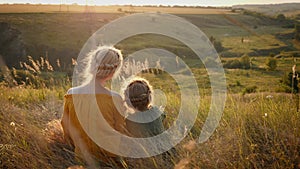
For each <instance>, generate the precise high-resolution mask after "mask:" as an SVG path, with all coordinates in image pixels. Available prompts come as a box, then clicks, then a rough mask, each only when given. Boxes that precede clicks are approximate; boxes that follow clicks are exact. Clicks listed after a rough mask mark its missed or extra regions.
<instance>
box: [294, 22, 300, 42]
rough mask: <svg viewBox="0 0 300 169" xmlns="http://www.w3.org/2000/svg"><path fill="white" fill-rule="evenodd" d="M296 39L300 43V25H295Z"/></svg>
mask: <svg viewBox="0 0 300 169" xmlns="http://www.w3.org/2000/svg"><path fill="white" fill-rule="evenodd" d="M295 39H296V40H297V41H300V24H296V25H295Z"/></svg>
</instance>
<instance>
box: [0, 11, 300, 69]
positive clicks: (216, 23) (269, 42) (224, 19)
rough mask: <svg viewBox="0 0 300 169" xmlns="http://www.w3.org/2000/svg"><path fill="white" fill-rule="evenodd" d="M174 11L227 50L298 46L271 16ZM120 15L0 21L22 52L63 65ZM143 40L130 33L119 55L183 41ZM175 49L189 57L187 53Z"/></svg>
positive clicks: (25, 16) (2, 17)
mask: <svg viewBox="0 0 300 169" xmlns="http://www.w3.org/2000/svg"><path fill="white" fill-rule="evenodd" d="M178 15H179V16H180V17H183V18H185V19H187V20H188V21H190V22H191V23H193V24H194V25H196V26H198V27H199V28H200V30H202V31H203V32H204V33H205V34H206V35H207V36H208V37H211V36H213V37H214V38H216V40H217V41H220V42H221V43H222V45H223V46H224V47H225V51H227V52H231V53H237V54H239V55H241V54H244V53H245V54H247V53H252V54H251V55H254V56H259V55H268V54H269V53H271V52H272V51H273V49H274V52H273V53H276V54H277V53H279V52H280V51H282V50H286V51H289V50H295V49H296V48H297V47H298V46H299V45H298V44H295V43H294V42H293V41H292V39H291V38H289V39H285V40H284V41H283V40H282V39H278V38H277V35H278V34H281V33H285V34H291V33H292V32H293V29H292V28H282V23H280V22H278V21H276V20H274V19H270V18H266V17H261V18H258V17H255V16H249V15H243V14H240V13H235V14H230V13H227V14H226V13H222V14H209V13H208V14H207V13H206V14H201V15H199V14H178ZM122 16H124V14H122V13H14V14H8V13H7V14H6V13H2V14H0V22H7V23H9V24H11V25H12V26H13V27H14V28H16V29H18V30H20V32H21V33H22V34H21V36H22V38H23V41H24V43H25V46H26V49H27V50H26V51H27V55H30V56H32V57H33V58H39V57H40V56H43V57H47V58H49V60H50V62H51V63H52V64H53V65H55V62H56V60H57V59H60V61H61V63H63V64H66V65H68V64H69V63H70V61H71V58H76V57H77V55H78V53H79V51H80V49H81V47H82V46H83V45H84V43H85V42H86V40H87V39H88V38H89V37H90V36H91V35H92V34H93V33H94V32H95V31H96V30H98V29H99V28H101V27H102V26H103V25H105V24H107V23H109V22H110V21H112V20H114V19H116V18H119V17H122ZM283 35H284V34H283ZM147 39H148V37H147V36H140V37H139V38H138V39H137V38H135V37H132V40H131V41H130V39H129V42H132V43H125V42H127V41H124V43H123V44H120V46H121V49H123V50H124V51H126V52H125V54H129V53H131V52H134V51H136V49H140V48H145V47H147V46H156V47H163V48H166V49H168V50H170V51H172V52H175V51H176V50H177V48H178V47H180V48H182V49H183V51H187V49H185V48H186V47H184V45H182V44H179V43H177V42H172V44H174V46H172V45H170V42H171V41H170V40H165V39H159V38H156V40H152V41H151V42H148V40H147ZM241 39H244V43H241ZM137 40H138V41H137ZM144 42H148V43H147V44H145V43H144ZM143 44H145V45H146V46H145V45H144V46H143ZM257 50H267V52H259V51H257ZM255 52H256V53H255ZM175 54H177V55H179V56H183V55H184V56H186V57H190V53H189V52H187V53H183V54H182V53H181V54H180V53H176V52H175ZM16 62H18V61H17V60H16ZM16 65H18V63H16ZM68 66H69V65H68Z"/></svg>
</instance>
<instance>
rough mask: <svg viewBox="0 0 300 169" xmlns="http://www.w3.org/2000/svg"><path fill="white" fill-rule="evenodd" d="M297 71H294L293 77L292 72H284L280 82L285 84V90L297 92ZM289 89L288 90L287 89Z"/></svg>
mask: <svg viewBox="0 0 300 169" xmlns="http://www.w3.org/2000/svg"><path fill="white" fill-rule="evenodd" d="M297 75H299V72H295V77H293V72H289V73H285V74H284V75H283V77H282V80H281V83H282V84H283V85H284V86H286V87H287V88H285V89H286V92H291V91H293V93H298V92H299V86H298V84H299V81H298V79H297ZM288 89H289V90H288Z"/></svg>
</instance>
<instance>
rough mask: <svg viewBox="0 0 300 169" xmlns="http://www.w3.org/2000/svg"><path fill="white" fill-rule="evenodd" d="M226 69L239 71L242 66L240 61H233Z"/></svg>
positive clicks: (226, 65)
mask: <svg viewBox="0 0 300 169" xmlns="http://www.w3.org/2000/svg"><path fill="white" fill-rule="evenodd" d="M223 67H224V68H228V69H239V68H241V67H242V64H241V62H240V61H239V60H237V59H233V60H228V61H227V62H226V63H225V64H224V65H223Z"/></svg>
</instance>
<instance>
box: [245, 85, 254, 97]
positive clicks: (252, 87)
mask: <svg viewBox="0 0 300 169" xmlns="http://www.w3.org/2000/svg"><path fill="white" fill-rule="evenodd" d="M256 89H257V86H247V87H245V88H244V89H243V95H244V94H246V93H255V92H256Z"/></svg>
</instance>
